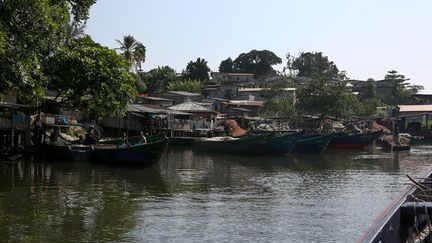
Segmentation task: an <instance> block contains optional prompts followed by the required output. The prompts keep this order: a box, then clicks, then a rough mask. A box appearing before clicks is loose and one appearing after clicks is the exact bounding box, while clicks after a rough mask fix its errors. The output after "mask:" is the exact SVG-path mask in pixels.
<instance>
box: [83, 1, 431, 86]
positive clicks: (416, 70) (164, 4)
mask: <svg viewBox="0 0 432 243" xmlns="http://www.w3.org/2000/svg"><path fill="white" fill-rule="evenodd" d="M431 11H432V1H430V0H416V1H406V0H405V1H402V0H326V1H324V0H315V1H313V0H298V1H289V0H121V1H119V0H98V1H97V3H96V4H95V5H94V6H93V7H92V9H91V15H90V20H89V21H88V24H87V33H89V34H90V35H91V36H92V37H93V38H94V40H96V41H98V42H100V43H102V44H104V45H107V46H109V47H118V46H117V44H116V42H115V39H121V38H122V36H123V35H128V34H131V35H133V36H134V37H135V38H136V39H138V40H139V41H141V42H142V43H143V44H144V45H145V46H146V47H147V61H146V62H145V64H144V67H143V68H144V69H145V70H149V69H152V68H154V67H157V66H158V65H161V66H162V65H168V66H171V67H172V68H174V69H176V70H177V71H181V70H182V69H184V68H185V67H186V64H187V62H189V61H190V60H195V59H196V58H197V57H202V58H205V59H206V60H207V61H208V63H209V66H210V68H211V69H212V70H214V71H217V69H218V67H219V64H220V62H221V60H223V59H226V58H227V57H231V58H232V59H234V58H236V57H237V56H238V55H239V54H240V53H243V52H248V51H250V50H252V49H258V50H261V49H268V50H271V51H273V52H275V53H276V54H277V55H278V56H279V57H281V58H284V57H285V55H286V53H287V52H290V53H292V54H298V53H299V52H301V51H321V52H324V54H325V55H327V56H329V58H330V60H332V61H334V62H335V63H336V64H337V66H338V67H339V69H341V70H346V71H347V73H348V77H350V78H353V79H367V78H374V79H382V78H383V77H384V75H385V73H386V72H387V71H388V70H391V69H395V70H397V71H399V72H400V73H402V74H404V75H405V76H407V77H409V78H411V83H413V84H420V85H424V86H425V88H426V91H427V92H429V93H432V78H431V77H430V75H429V73H430V72H429V68H430V67H431V61H430V60H431V59H430V58H431V57H432V46H431V45H432V14H431Z"/></svg>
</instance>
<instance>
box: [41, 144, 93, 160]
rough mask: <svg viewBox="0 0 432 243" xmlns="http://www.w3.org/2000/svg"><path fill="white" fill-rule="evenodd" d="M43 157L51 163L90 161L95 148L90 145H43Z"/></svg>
mask: <svg viewBox="0 0 432 243" xmlns="http://www.w3.org/2000/svg"><path fill="white" fill-rule="evenodd" d="M41 148H42V157H43V158H45V159H46V160H49V161H90V159H91V156H92V153H93V148H92V146H89V145H78V144H60V143H47V144H42V147H41Z"/></svg>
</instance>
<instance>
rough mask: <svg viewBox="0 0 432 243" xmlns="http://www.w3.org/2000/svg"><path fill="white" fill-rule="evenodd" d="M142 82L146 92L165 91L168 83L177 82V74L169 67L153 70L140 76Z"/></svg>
mask: <svg viewBox="0 0 432 243" xmlns="http://www.w3.org/2000/svg"><path fill="white" fill-rule="evenodd" d="M142 80H143V82H144V83H145V84H146V86H147V90H146V91H147V92H149V93H155V92H162V91H166V90H167V87H168V84H169V82H173V81H176V80H178V76H177V72H176V71H175V70H174V69H172V68H171V67H169V66H162V67H157V68H154V69H152V70H150V71H148V72H147V73H143V74H142Z"/></svg>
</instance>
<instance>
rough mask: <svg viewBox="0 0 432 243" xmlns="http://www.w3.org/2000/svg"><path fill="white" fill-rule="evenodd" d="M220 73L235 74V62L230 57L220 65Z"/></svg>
mask: <svg viewBox="0 0 432 243" xmlns="http://www.w3.org/2000/svg"><path fill="white" fill-rule="evenodd" d="M219 72H221V73H233V72H234V62H233V60H232V59H231V58H230V57H228V58H227V59H225V60H223V61H222V62H221V63H220V65H219Z"/></svg>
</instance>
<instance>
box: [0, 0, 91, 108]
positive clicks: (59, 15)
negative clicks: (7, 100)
mask: <svg viewBox="0 0 432 243" xmlns="http://www.w3.org/2000/svg"><path fill="white" fill-rule="evenodd" d="M94 2H95V1H94V0H56V1H48V0H32V1H29V0H3V1H1V4H0V93H6V92H8V91H9V90H11V89H15V90H16V91H17V92H18V95H19V96H20V97H21V99H24V100H26V99H27V100H31V99H32V98H34V97H41V96H43V95H44V92H45V91H44V87H45V86H46V85H47V81H48V80H47V79H46V77H45V74H44V73H43V72H42V69H41V66H42V62H43V61H44V60H45V59H46V58H48V57H49V56H51V55H52V54H53V53H54V52H55V51H56V50H58V49H61V48H62V45H63V44H64V43H65V40H66V39H67V30H68V26H69V25H70V23H71V21H72V19H74V20H75V21H76V22H79V23H81V22H83V21H85V20H86V19H87V18H88V11H89V8H90V6H91V5H92V4H94Z"/></svg>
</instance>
